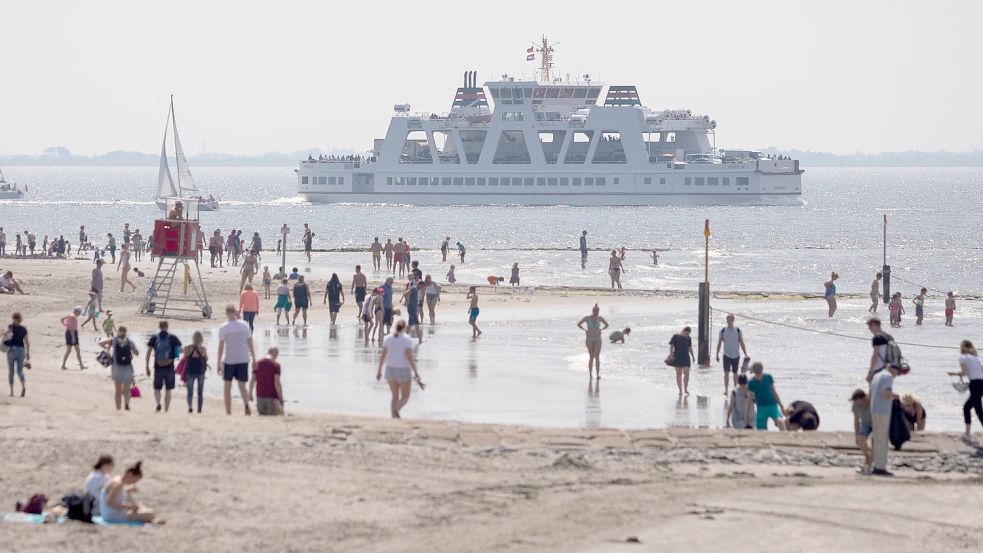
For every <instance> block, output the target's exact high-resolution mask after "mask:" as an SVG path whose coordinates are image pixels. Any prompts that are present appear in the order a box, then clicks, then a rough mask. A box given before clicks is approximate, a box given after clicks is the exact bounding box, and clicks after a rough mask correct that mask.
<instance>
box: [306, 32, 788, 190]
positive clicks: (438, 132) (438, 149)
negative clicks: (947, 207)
mask: <svg viewBox="0 0 983 553" xmlns="http://www.w3.org/2000/svg"><path fill="white" fill-rule="evenodd" d="M553 50H554V48H553V44H550V43H549V42H548V41H547V39H546V38H545V37H544V38H543V39H542V43H541V44H537V45H535V46H533V47H531V48H529V50H528V52H529V53H530V56H527V59H531V58H532V57H533V56H535V55H537V54H538V55H539V56H540V59H541V67H540V69H539V71H538V72H537V76H536V78H535V79H533V80H521V79H519V80H517V79H516V78H515V77H512V76H508V75H502V77H501V79H500V80H494V81H487V82H484V83H483V84H482V85H480V86H479V85H478V79H477V72H475V71H467V72H465V73H464V79H463V83H462V86H461V87H460V88H458V89H457V93H456V94H455V96H454V100H453V103H452V105H451V109H450V111H449V112H447V113H439V114H438V113H433V112H424V113H417V112H413V111H412V110H411V106H410V105H409V104H397V105H395V106H394V111H395V114H394V116H393V117H392V119H391V121H390V123H389V129H388V131H387V132H386V136H385V138H381V139H376V140H375V141H374V144H373V147H372V149H371V151H368V152H366V153H365V154H358V155H348V156H323V155H322V156H318V157H314V156H313V155H309V156H308V158H307V159H305V160H302V161H301V162H300V167H299V168H298V169H296V170H295V172H296V176H297V190H298V193H299V195H300V196H301V197H303V198H305V199H307V200H308V201H311V202H317V203H353V204H364V203H396V204H411V205H577V206H595V205H606V206H621V205H667V204H668V205H731V204H738V205H799V204H801V196H802V173H803V170H802V169H800V167H799V161H798V160H795V159H791V158H789V157H787V156H765V155H762V153H761V152H758V151H753V150H727V149H722V148H718V147H717V145H716V136H715V130H716V128H717V122H716V121H715V120H713V119H711V118H710V116H708V115H699V114H694V113H693V112H692V111H691V110H688V109H663V110H653V109H650V108H648V107H646V106H644V105H643V104H642V103H641V100H640V96H639V93H638V90H637V88H636V87H635V86H633V85H614V84H612V85H609V84H605V83H601V82H597V81H595V80H592V79H591V78H590V76H589V75H583V76H582V77H579V78H576V79H573V80H571V79H570V78H569V77H566V78H554V76H553V73H554V70H553Z"/></svg>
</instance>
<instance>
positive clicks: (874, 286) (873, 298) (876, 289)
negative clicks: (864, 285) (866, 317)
mask: <svg viewBox="0 0 983 553" xmlns="http://www.w3.org/2000/svg"><path fill="white" fill-rule="evenodd" d="M883 276H884V275H882V274H881V273H877V276H876V277H874V282H871V283H870V308H868V309H867V312H868V313H877V304H878V302H879V300H880V298H881V294H880V289H881V278H882V277H883Z"/></svg>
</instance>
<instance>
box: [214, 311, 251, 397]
mask: <svg viewBox="0 0 983 553" xmlns="http://www.w3.org/2000/svg"><path fill="white" fill-rule="evenodd" d="M237 312H238V310H237V309H236V307H235V306H234V305H227V306H225V318H226V319H227V320H226V321H225V322H224V323H222V326H220V327H218V356H217V359H216V370H217V371H221V374H222V380H223V381H224V384H225V393H224V399H225V414H226V415H231V414H232V381H233V380H236V381H238V383H239V397H241V398H242V403H243V405H244V406H245V408H246V415H247V416H248V415H250V414H251V411H250V410H249V390H247V389H246V383H247V382H249V363H250V361H252V364H253V366H255V365H256V352H255V350H253V334H252V332H250V331H249V325H247V324H246V323H244V322H242V321H240V320H239V319H238V318H237V316H236V313H237Z"/></svg>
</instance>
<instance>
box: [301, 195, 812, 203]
mask: <svg viewBox="0 0 983 553" xmlns="http://www.w3.org/2000/svg"><path fill="white" fill-rule="evenodd" d="M301 197H303V198H304V199H306V200H307V201H310V202H313V203H323V204H403V205H529V206H543V205H548V206H555V205H563V206H648V205H759V206H760V205H778V206H795V205H801V204H802V199H801V196H800V195H799V194H727V193H719V194H673V193H666V194H658V193H656V194H639V193H631V194H627V193H626V194H594V193H584V194H503V193H481V194H475V193H468V194H450V193H432V194H420V193H397V194H387V193H357V192H308V193H301Z"/></svg>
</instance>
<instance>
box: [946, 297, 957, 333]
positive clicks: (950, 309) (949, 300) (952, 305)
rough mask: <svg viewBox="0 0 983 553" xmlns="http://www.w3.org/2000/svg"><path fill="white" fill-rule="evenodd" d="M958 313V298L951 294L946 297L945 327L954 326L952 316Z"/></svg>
mask: <svg viewBox="0 0 983 553" xmlns="http://www.w3.org/2000/svg"><path fill="white" fill-rule="evenodd" d="M955 312H956V298H955V296H953V295H952V292H949V293H948V294H946V296H945V326H952V315H953V314H954V313H955Z"/></svg>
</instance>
